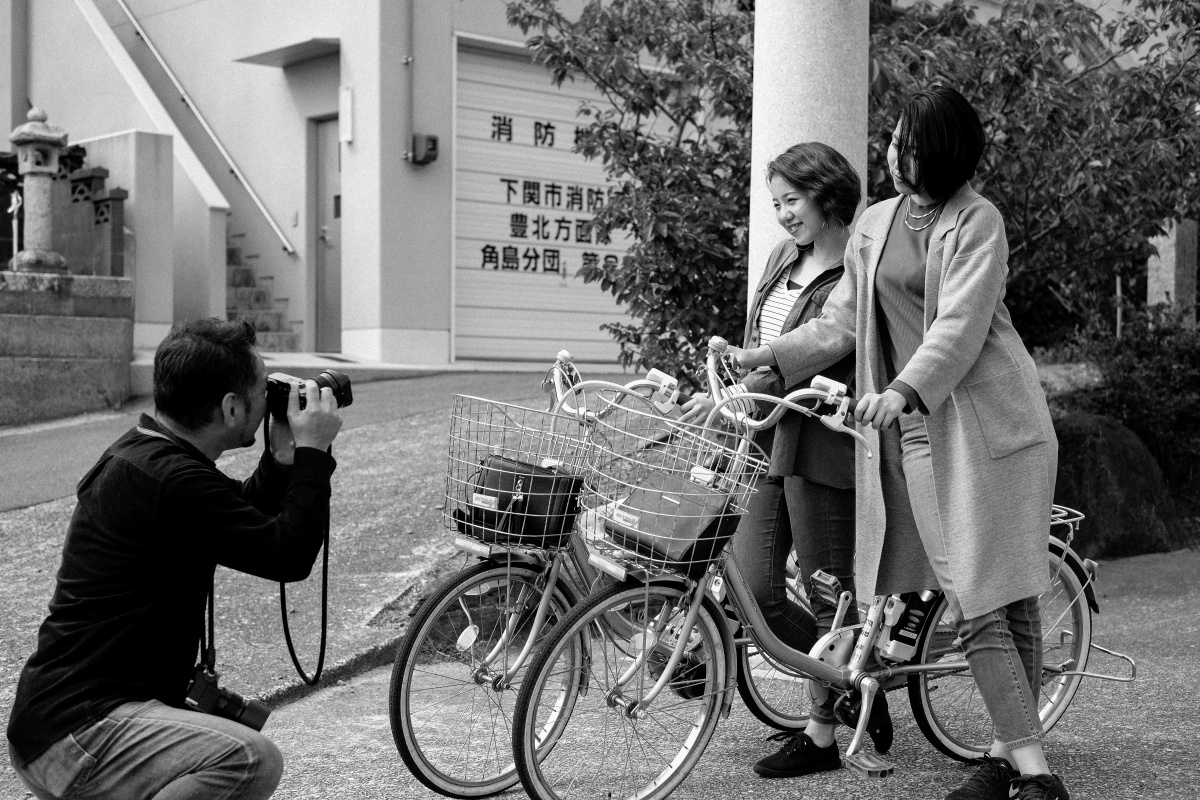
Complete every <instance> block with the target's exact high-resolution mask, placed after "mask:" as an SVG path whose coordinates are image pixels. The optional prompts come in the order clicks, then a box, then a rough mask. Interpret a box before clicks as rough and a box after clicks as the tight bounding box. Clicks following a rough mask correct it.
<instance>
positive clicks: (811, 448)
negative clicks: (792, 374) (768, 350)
mask: <svg viewBox="0 0 1200 800" xmlns="http://www.w3.org/2000/svg"><path fill="white" fill-rule="evenodd" d="M799 255H800V251H799V249H798V247H797V246H796V242H795V241H794V240H793V239H784V240H782V241H781V242H779V244H777V245H776V246H775V249H774V250H772V251H771V256H770V258H768V259H767V266H766V269H764V270H763V274H762V278H761V279H760V280H759V282H758V288H757V289H755V291H754V297H753V299H752V301H751V303H750V315H749V317H747V319H746V331H745V335H744V337H743V340H742V341H743V347H757V346H758V344H759V339H760V334H759V330H758V317H759V315H760V314H761V312H762V308H763V305H764V304H765V303H766V301H767V295H769V294H770V293H771V287H772V286H774V285H775V282H776V281H778V280H779V277H780V276H781V275H783V274H784V273H785V271H786V270H788V269H790V268H791V266H792V264H794V263H795V262H796V259H797V258H798V257H799ZM843 272H844V268H843V266H842V264H841V263H840V262H839V263H837V264H835V265H834V266H832V267H830V268H829V269H827V270H825V271H824V272H822V273H821V274H820V275H819V276H817V277H816V278H815V279H813V281H812V283H810V284H809V285H808V286H806V287H805V288H804V291H803V292H801V294H800V296H799V297H798V298H796V302H795V304H794V305H793V306H792V310H791V311H790V312H789V313H788V315H787V318H786V319H785V320H784V323H783V329H782V333H787V332H788V331H790V330H793V329H795V328H797V327H798V326H800V325H803V324H804V323H805V322H808V321H809V320H810V319H815V318H816V317H819V316H820V315H821V309H822V307H823V306H824V305H825V300H826V298H828V297H829V293H830V292H831V291H833V287H834V286H836V285H837V283H838V281H839V280H841V277H842V273H843ZM821 374H822V375H824V376H825V377H827V378H832V379H833V380H835V381H840V382H842V383H845V384H847V385H849V386H850V387H851V392H853V387H854V354H853V353H851V354H850V355H848V356H846V357H844V358H843V359H841V360H840V361H839V362H837V363H836V364H834V365H833V366H831V367H828V368H827V369H824V370H822V372H821ZM742 383H743V384H745V386H746V388H747V389H748V390H750V391H752V392H761V393H763V394H770V395H775V396H776V397H783V396H784V395H785V394H787V392H788V391H794V390H796V389H802V388H805V387H807V386H808V385H809V384H810V383H812V379H811V378H810V379H808V380H804V381H801V382H800V383H798V384H796V385H795V386H786V385H785V384H784V381H783V377H782V375H781V374H780V372H779V370H778V369H775V368H772V367H763V368H762V369H758V370H755V371H753V372H751V373H750V374H748V375H746V376H745V377H744V378H743V379H742ZM764 410H769V409H764ZM755 442H756V443H757V444H758V445H759V446H760V447H762V448H763V450H765V451H766V452H767V454H768V455H770V457H771V468H770V473H769V474H771V475H799V476H801V477H803V478H806V479H808V480H810V481H814V482H815V483H821V484H825V485H826V486H833V487H835V488H838V489H852V488H854V440H853V439H851V438H850V437H849V436H846V435H845V434H841V433H835V432H833V431H831V430H829V429H828V428H826V427H825V426H824V425H822V424H821V423H820V422H818V421H816V420H814V419H811V418H807V417H805V416H804V415H803V414H800V413H798V412H795V411H789V412H788V413H787V414H785V415H784V416H783V418H782V419H781V420H780V421H779V423H778V424H777V425H776V426H775V427H774V428H773V429H769V430H767V431H764V432H763V433H760V434H759V435H758V436H756V437H755Z"/></svg>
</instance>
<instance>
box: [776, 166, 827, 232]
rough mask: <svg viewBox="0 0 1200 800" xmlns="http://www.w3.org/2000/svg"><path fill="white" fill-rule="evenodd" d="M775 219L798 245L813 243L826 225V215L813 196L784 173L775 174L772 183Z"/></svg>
mask: <svg viewBox="0 0 1200 800" xmlns="http://www.w3.org/2000/svg"><path fill="white" fill-rule="evenodd" d="M768 186H770V188H771V203H772V204H773V205H774V206H775V219H776V220H778V222H779V225H780V227H782V228H783V229H784V230H785V231H787V232H788V235H789V236H791V237H792V238H793V239H795V240H796V244H798V245H801V246H803V245H807V244H811V243H812V241H813V239H815V238H817V234H818V233H820V232H821V229H822V228H824V227H825V215H824V214H822V213H821V209H820V208H818V207H817V204H816V203H814V202H812V198H811V197H809V196H808V195H806V194H804V193H803V192H800V191H798V190H797V189H796V187H794V186H792V185H791V184H790V183H788V182H787V180H786V179H785V178H784V177H783V176H782V175H773V176H772V177H771V180H770V183H769V184H768Z"/></svg>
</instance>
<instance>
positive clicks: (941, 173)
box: [896, 86, 984, 200]
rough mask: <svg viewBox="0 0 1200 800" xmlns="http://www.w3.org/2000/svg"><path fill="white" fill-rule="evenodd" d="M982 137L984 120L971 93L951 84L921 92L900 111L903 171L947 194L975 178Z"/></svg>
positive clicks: (932, 192)
mask: <svg viewBox="0 0 1200 800" xmlns="http://www.w3.org/2000/svg"><path fill="white" fill-rule="evenodd" d="M983 143H984V139H983V125H982V124H980V122H979V115H978V114H976V113H975V109H974V108H972V107H971V103H970V102H969V101H968V100H967V98H965V97H963V96H962V95H961V94H959V93H958V92H957V91H956V90H954V89H951V88H950V87H949V86H935V87H933V88H932V89H928V90H926V91H923V92H918V93H917V94H915V95H913V96H912V97H911V98H910V99H909V101H908V102H907V103H906V104H905V105H904V108H903V109H901V111H900V133H899V138H898V139H897V142H896V151H897V155H898V156H899V168H900V177H902V178H903V179H904V182H905V183H907V184H908V185H909V186H911V187H912V188H914V189H916V190H917V191H918V192H923V193H924V194H927V195H929V196H930V197H933V198H935V199H937V200H944V199H945V198H947V197H949V196H950V195H952V194H954V192H955V191H957V189H958V187H960V186H962V185H963V184H964V183H966V182H967V181H969V180H971V176H972V175H974V174H975V168H976V167H977V166H979V159H980V158H981V157H982V156H983Z"/></svg>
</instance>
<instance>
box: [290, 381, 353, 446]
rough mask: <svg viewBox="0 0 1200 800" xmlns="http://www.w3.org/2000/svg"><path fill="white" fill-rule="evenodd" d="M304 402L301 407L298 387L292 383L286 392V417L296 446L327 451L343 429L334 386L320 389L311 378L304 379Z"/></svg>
mask: <svg viewBox="0 0 1200 800" xmlns="http://www.w3.org/2000/svg"><path fill="white" fill-rule="evenodd" d="M304 401H305V402H304V408H303V409H301V408H300V393H299V390H298V389H297V388H296V387H295V386H293V387H292V391H291V392H290V393H289V394H288V413H287V416H288V425H289V426H290V427H291V429H292V436H293V437H294V439H295V442H296V447H312V448H315V449H317V450H328V449H329V447H330V445H332V444H333V440H334V439H336V438H337V435H338V431H340V430H341V429H342V416H341V414H339V413H338V404H337V399H336V398H335V397H334V396H333V389H330V388H329V387H328V386H326V387H324V388H321V387H320V386H317V382H316V381H313V380H308V381H305V382H304Z"/></svg>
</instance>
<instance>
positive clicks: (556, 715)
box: [513, 585, 728, 800]
mask: <svg viewBox="0 0 1200 800" xmlns="http://www.w3.org/2000/svg"><path fill="white" fill-rule="evenodd" d="M687 599H688V598H687V595H686V594H685V592H684V591H683V589H682V587H681V586H679V585H670V586H663V585H652V586H633V587H631V586H628V585H620V586H614V587H610V588H608V589H605V590H602V591H601V592H599V593H598V594H594V595H592V596H590V597H589V598H588V599H587V600H585V601H584V602H583V603H582V604H581V605H579V606H577V607H576V608H575V609H574V610H573V611H572V612H571V613H570V615H569V616H568V617H567V618H566V619H565V620H563V622H562V624H561V625H559V626H558V627H557V628H556V629H555V631H554V633H553V634H552V635H551V638H550V639H549V640H547V641H546V643H545V644H544V646H543V647H542V649H541V650H540V651H539V652H538V655H537V657H536V658H535V659H534V660H533V663H532V664H531V665H530V667H529V672H528V674H527V677H526V680H525V682H524V683H523V684H522V686H521V691H520V693H519V694H518V696H517V707H516V717H515V723H516V727H515V729H514V731H513V750H514V755H515V758H516V761H517V770H518V771H519V772H520V775H521V783H522V784H523V785H524V787H525V790H526V791H527V792H528V793H529V794H530V796H531V797H534V798H540V800H570V799H572V798H584V797H586V798H595V797H606V798H645V799H646V800H653V798H662V797H666V796H667V795H668V794H670V793H671V792H672V791H674V789H675V788H676V787H677V786H678V785H679V784H680V783H681V782H682V781H683V779H684V778H685V777H687V775H688V773H689V772H690V771H691V770H692V768H693V767H694V766H695V765H696V763H697V762H698V761H699V759H700V756H701V755H702V754H703V753H704V748H705V747H706V746H707V745H708V742H709V740H710V739H711V738H712V735H713V731H714V730H715V729H716V726H717V720H718V718H719V712H720V707H721V699H722V691H723V689H724V687H725V677H726V665H725V652H724V642H723V640H722V637H723V636H726V635H728V631H727V629H726V628H725V627H724V626H722V625H720V624H718V622H717V620H716V618H715V615H716V614H719V613H721V612H720V611H719V610H718V609H717V608H716V607H715V606H713V605H710V604H709V603H707V602H706V603H705V605H704V606H702V607H701V609H700V611H699V616H698V617H697V619H696V623H695V625H694V626H693V628H692V631H691V633H690V634H689V636H688V649H687V651H686V655H685V657H684V660H683V661H681V662H680V664H679V666H678V667H677V668H676V670H675V673H674V676H673V678H672V680H671V682H670V683H669V684H668V686H667V688H666V689H664V690H663V692H662V693H661V694H659V695H658V696H657V697H656V698H654V700H653V701H652V702H651V703H650V704H649V706H648V707H647V708H645V709H642V710H639V711H638V713H637V714H636V715H631V714H629V713H628V709H632V708H633V707H635V706H636V704H637V703H639V702H640V701H641V700H642V698H643V697H645V695H646V693H647V692H648V691H649V690H650V689H651V688H652V687H653V686H654V684H655V682H656V681H657V680H658V676H659V675H661V674H662V670H663V667H664V665H665V663H666V661H667V659H668V658H669V656H670V652H671V649H672V648H673V647H674V646H675V643H676V642H677V641H678V637H679V635H680V630H679V628H680V626H681V624H682V623H683V620H684V615H685V613H686V608H685V607H684V604H685V603H686V602H687ZM611 619H621V620H637V621H638V623H639V627H638V628H637V632H636V633H634V634H633V635H632V636H625V635H623V633H622V630H623V629H624V628H625V626H624V625H621V626H616V625H611V624H609V622H608V620H611ZM643 648H646V649H649V651H650V656H649V657H648V658H646V659H642V663H641V665H640V666H638V667H637V669H633V667H635V665H637V662H638V656H639V654H641V653H642V652H643ZM584 651H586V652H584ZM626 673H629V674H628V675H627V674H626ZM622 677H624V678H625V680H624V681H622V680H620V679H621V678H622Z"/></svg>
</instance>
